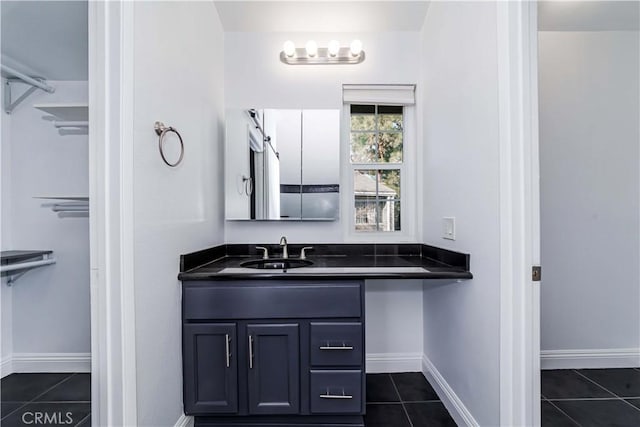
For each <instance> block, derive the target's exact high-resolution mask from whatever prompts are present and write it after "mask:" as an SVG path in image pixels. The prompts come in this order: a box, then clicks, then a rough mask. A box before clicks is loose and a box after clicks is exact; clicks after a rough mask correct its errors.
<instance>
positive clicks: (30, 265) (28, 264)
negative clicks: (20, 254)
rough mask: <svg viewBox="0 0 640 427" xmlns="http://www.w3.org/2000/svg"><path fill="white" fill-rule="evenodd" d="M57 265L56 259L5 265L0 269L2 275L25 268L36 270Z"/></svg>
mask: <svg viewBox="0 0 640 427" xmlns="http://www.w3.org/2000/svg"><path fill="white" fill-rule="evenodd" d="M55 263H56V259H55V258H46V259H43V260H40V261H30V262H20V263H16V264H9V265H3V266H2V267H0V273H6V272H9V271H16V270H24V269H25V268H27V269H30V268H35V267H40V266H43V265H49V264H55Z"/></svg>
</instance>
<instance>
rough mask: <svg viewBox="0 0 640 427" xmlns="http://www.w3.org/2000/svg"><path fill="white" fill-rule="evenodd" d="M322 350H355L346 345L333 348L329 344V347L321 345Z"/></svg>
mask: <svg viewBox="0 0 640 427" xmlns="http://www.w3.org/2000/svg"><path fill="white" fill-rule="evenodd" d="M320 350H353V346H352V345H345V344H344V343H343V344H342V346H333V345H329V343H327V345H321V346H320Z"/></svg>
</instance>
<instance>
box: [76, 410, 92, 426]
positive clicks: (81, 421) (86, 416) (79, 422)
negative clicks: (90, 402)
mask: <svg viewBox="0 0 640 427" xmlns="http://www.w3.org/2000/svg"><path fill="white" fill-rule="evenodd" d="M89 417H91V411H89V413H88V414H87V415H85V417H84V418H83V419H81V420H80V421H78V424H76V427H78V426H79V425H82V423H83V422H85V421H86V420H87V419H89Z"/></svg>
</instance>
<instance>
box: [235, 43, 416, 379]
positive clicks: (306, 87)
mask: <svg viewBox="0 0 640 427" xmlns="http://www.w3.org/2000/svg"><path fill="white" fill-rule="evenodd" d="M331 38H337V39H338V40H342V41H343V43H345V42H346V41H350V40H353V39H355V38H358V39H360V40H362V43H363V45H364V50H365V51H366V55H367V56H366V60H365V61H364V62H362V63H361V64H359V65H355V66H354V65H344V66H330V67H329V66H327V67H324V66H319V67H305V66H290V65H285V64H283V63H281V62H280V59H279V54H280V51H281V50H282V45H283V43H284V42H285V41H286V40H292V41H293V42H294V43H296V45H299V46H300V45H304V43H305V42H306V41H307V40H309V39H314V40H316V41H317V42H318V44H319V45H326V44H327V43H328V41H329V40H330V39H331ZM418 49H419V33H417V32H387V33H357V34H356V33H353V34H333V33H330V34H323V33H313V34H312V33H299V34H298V33H295V34H290V33H286V34H282V33H240V32H230V33H226V34H225V56H224V58H225V59H224V67H225V104H226V106H227V108H249V107H251V108H309V109H313V108H337V109H342V106H343V104H342V84H347V83H351V84H357V83H362V84H368V83H371V84H377V83H379V84H393V83H416V82H417V81H418V79H419V77H420V73H419V66H420V62H419V57H418V56H417V55H416V54H415V53H416V52H417V51H418ZM344 160H345V159H341V161H342V167H341V169H342V172H343V173H344V171H345V170H348V169H346V168H347V164H346V163H345V162H344ZM343 215H344V213H343V212H341V220H338V221H331V222H326V221H323V222H309V221H306V222H247V221H240V222H238V221H236V222H234V221H227V222H226V223H225V240H226V241H227V243H255V242H273V243H277V242H278V241H279V239H280V236H282V235H286V236H287V238H288V240H289V242H290V243H297V242H331V243H340V242H343V241H344V236H343V232H344V230H343V224H342V217H343ZM418 240H419V237H418ZM421 300H422V289H421V286H420V283H419V282H416V281H407V282H406V283H404V282H403V284H402V285H399V284H398V282H397V281H385V280H380V281H375V282H371V281H368V282H367V292H366V310H367V316H366V317H367V320H366V330H367V354H368V355H369V356H370V357H374V358H376V360H377V362H371V363H368V369H370V370H376V371H377V370H389V369H391V370H394V369H396V370H397V369H402V368H401V366H407V365H403V364H402V363H403V362H398V359H402V358H403V357H404V358H409V359H411V358H412V357H413V361H410V362H407V364H408V365H409V366H413V369H412V370H418V369H419V367H420V365H419V361H418V357H417V356H416V354H419V353H421V352H422V326H421V325H422V321H421V319H422V302H421ZM394 366H395V367H396V368H393V367H394Z"/></svg>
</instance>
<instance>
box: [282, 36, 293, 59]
mask: <svg viewBox="0 0 640 427" xmlns="http://www.w3.org/2000/svg"><path fill="white" fill-rule="evenodd" d="M282 50H284V54H285V55H286V56H287V57H289V58H291V57H292V56H293V55H295V53H296V45H295V44H293V42H292V41H291V40H287V41H286V42H284V46H283V47H282Z"/></svg>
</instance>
